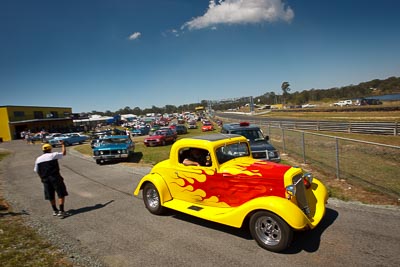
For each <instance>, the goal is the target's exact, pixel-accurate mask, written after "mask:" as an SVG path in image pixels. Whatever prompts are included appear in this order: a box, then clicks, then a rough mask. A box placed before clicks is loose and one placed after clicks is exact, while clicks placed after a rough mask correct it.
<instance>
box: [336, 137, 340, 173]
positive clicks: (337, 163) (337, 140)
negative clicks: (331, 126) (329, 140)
mask: <svg viewBox="0 0 400 267" xmlns="http://www.w3.org/2000/svg"><path fill="white" fill-rule="evenodd" d="M335 148H336V179H340V172H339V166H340V165H339V139H338V138H337V137H335Z"/></svg>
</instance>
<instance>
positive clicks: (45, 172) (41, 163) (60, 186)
mask: <svg viewBox="0 0 400 267" xmlns="http://www.w3.org/2000/svg"><path fill="white" fill-rule="evenodd" d="M60 143H61V152H52V151H51V150H52V146H51V145H49V144H44V145H43V146H42V151H43V154H42V155H41V156H39V157H38V158H37V159H36V161H35V167H34V171H35V172H36V173H37V174H38V175H39V177H40V179H41V181H42V183H43V187H44V197H45V199H46V200H49V201H50V204H51V207H52V208H53V216H58V217H60V218H65V217H66V216H68V213H66V212H65V210H64V204H65V197H66V196H68V192H67V188H66V186H65V183H64V178H63V177H62V176H61V174H60V166H59V164H58V160H59V159H62V158H63V157H64V156H65V155H66V154H67V150H66V148H65V145H64V142H63V141H61V142H60ZM56 193H57V196H58V204H59V208H57V205H56V196H55V195H56Z"/></svg>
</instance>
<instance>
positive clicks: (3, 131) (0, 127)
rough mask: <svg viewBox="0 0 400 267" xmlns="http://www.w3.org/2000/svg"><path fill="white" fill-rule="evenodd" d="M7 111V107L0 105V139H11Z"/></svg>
mask: <svg viewBox="0 0 400 267" xmlns="http://www.w3.org/2000/svg"><path fill="white" fill-rule="evenodd" d="M8 122H9V121H8V112H7V108H5V107H0V140H1V139H2V140H3V141H9V140H11V133H10V127H9V125H8Z"/></svg>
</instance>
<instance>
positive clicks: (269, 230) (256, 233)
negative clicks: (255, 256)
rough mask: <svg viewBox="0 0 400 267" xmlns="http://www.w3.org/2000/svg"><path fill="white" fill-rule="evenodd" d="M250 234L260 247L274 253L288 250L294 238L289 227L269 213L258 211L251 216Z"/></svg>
mask: <svg viewBox="0 0 400 267" xmlns="http://www.w3.org/2000/svg"><path fill="white" fill-rule="evenodd" d="M250 233H251V235H252V237H253V238H254V240H255V241H256V242H257V243H258V245H260V246H261V247H262V248H264V249H267V250H269V251H273V252H279V251H282V250H284V249H286V248H287V247H288V246H289V245H290V242H291V241H292V237H293V230H292V229H291V228H290V227H289V225H288V224H287V223H286V222H285V221H284V220H282V219H281V218H280V217H279V216H277V215H276V214H273V213H271V212H268V211H258V212H256V213H254V214H253V215H252V216H251V218H250Z"/></svg>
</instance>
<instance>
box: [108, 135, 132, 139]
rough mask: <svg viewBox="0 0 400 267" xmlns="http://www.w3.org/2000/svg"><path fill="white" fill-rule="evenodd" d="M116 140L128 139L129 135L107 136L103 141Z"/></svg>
mask: <svg viewBox="0 0 400 267" xmlns="http://www.w3.org/2000/svg"><path fill="white" fill-rule="evenodd" d="M115 138H124V139H127V138H128V136H127V135H106V136H104V137H103V138H102V139H115Z"/></svg>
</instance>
